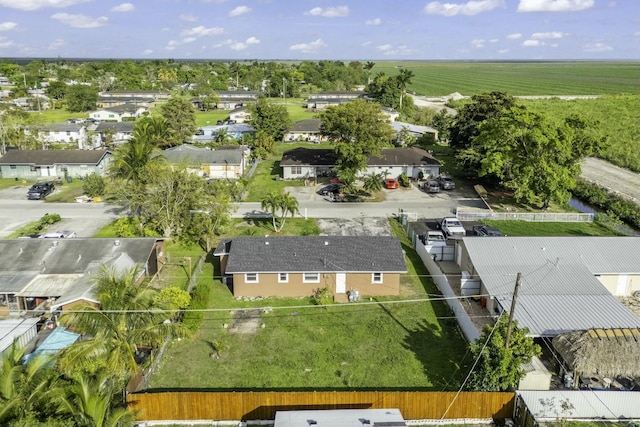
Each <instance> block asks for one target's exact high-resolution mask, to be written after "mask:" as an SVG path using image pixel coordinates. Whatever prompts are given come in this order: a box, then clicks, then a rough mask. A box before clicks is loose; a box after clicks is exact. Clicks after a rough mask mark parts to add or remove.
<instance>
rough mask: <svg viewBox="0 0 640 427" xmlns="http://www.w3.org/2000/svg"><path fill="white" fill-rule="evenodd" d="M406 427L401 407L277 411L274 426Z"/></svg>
mask: <svg viewBox="0 0 640 427" xmlns="http://www.w3.org/2000/svg"><path fill="white" fill-rule="evenodd" d="M314 425H317V426H333V427H348V426H373V427H375V426H380V427H382V426H385V427H406V425H407V424H406V423H405V421H404V418H403V417H402V413H401V412H400V410H399V409H391V408H389V409H388V408H379V409H324V410H323V409H316V410H291V411H286V410H285V411H276V419H275V421H274V424H273V427H300V426H314Z"/></svg>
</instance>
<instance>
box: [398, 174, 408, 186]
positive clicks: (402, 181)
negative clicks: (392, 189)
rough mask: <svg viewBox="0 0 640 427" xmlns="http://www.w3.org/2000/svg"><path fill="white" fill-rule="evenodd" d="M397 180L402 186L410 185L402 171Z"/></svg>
mask: <svg viewBox="0 0 640 427" xmlns="http://www.w3.org/2000/svg"><path fill="white" fill-rule="evenodd" d="M398 182H399V183H400V185H402V186H403V187H409V186H410V185H411V182H410V181H409V177H408V176H407V174H406V173H403V174H401V175H400V176H399V177H398Z"/></svg>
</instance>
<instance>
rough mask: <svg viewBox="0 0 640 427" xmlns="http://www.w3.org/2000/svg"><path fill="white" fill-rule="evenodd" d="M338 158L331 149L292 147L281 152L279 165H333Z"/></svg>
mask: <svg viewBox="0 0 640 427" xmlns="http://www.w3.org/2000/svg"><path fill="white" fill-rule="evenodd" d="M337 160H338V158H337V157H336V155H335V153H334V152H333V150H331V149H325V148H315V149H314V148H304V147H300V148H294V149H293V150H289V151H285V152H284V153H282V160H280V166H297V165H312V166H333V165H335V164H336V161H337Z"/></svg>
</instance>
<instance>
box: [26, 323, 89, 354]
mask: <svg viewBox="0 0 640 427" xmlns="http://www.w3.org/2000/svg"><path fill="white" fill-rule="evenodd" d="M78 338H80V335H79V334H76V333H73V332H69V331H67V330H66V329H65V328H63V327H61V326H60V327H57V328H56V329H54V330H53V332H51V334H50V335H49V336H48V337H47V338H45V339H44V341H42V344H40V346H39V347H38V348H37V349H36V350H35V351H34V352H33V353H29V354H27V355H26V356H25V357H24V361H25V363H28V362H29V361H30V360H31V359H33V358H34V357H36V356H38V355H39V354H56V353H57V352H59V351H60V350H63V349H64V348H66V347H68V346H70V345H71V344H73V343H74V342H76V341H77V340H78Z"/></svg>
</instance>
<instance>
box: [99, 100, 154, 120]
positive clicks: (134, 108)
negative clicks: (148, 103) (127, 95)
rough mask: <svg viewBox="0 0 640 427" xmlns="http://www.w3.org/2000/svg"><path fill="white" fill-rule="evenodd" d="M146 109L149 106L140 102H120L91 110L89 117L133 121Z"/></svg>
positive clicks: (147, 109)
mask: <svg viewBox="0 0 640 427" xmlns="http://www.w3.org/2000/svg"><path fill="white" fill-rule="evenodd" d="M147 111H149V108H147V107H145V106H143V105H140V104H122V105H117V106H115V107H110V108H102V109H100V110H96V111H92V112H91V113H89V117H90V118H92V119H94V120H97V121H100V122H121V121H126V120H130V121H135V120H136V119H137V118H138V117H140V116H142V114H144V113H146V112H147Z"/></svg>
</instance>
